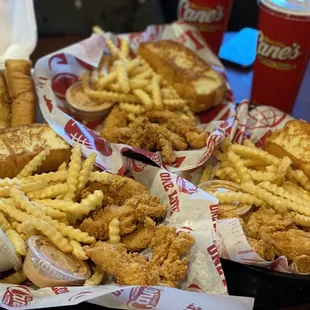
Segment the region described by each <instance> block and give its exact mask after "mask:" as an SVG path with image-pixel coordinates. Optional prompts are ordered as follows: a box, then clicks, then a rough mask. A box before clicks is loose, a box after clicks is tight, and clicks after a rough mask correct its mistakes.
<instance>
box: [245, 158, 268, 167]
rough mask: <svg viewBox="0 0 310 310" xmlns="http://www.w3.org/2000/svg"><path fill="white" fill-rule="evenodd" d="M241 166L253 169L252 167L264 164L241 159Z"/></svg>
mask: <svg viewBox="0 0 310 310" xmlns="http://www.w3.org/2000/svg"><path fill="white" fill-rule="evenodd" d="M243 164H244V165H245V166H246V167H253V166H254V167H255V166H261V165H263V164H264V163H262V162H261V160H257V159H251V158H246V159H243Z"/></svg>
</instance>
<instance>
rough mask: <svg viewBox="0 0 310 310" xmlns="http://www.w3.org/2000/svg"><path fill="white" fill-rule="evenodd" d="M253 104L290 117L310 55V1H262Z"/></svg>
mask: <svg viewBox="0 0 310 310" xmlns="http://www.w3.org/2000/svg"><path fill="white" fill-rule="evenodd" d="M258 30H259V36H258V45H257V57H256V61H255V64H254V78H253V88H252V96H251V101H252V102H253V103H254V104H264V105H271V106H274V107H276V108H278V109H280V110H282V111H284V112H287V113H290V112H291V111H292V109H293V106H294V102H295V100H296V97H297V94H298V90H299V87H300V84H301V81H302V78H303V75H304V72H305V69H306V67H307V64H308V60H309V55H310V0H261V1H260V15H259V23H258Z"/></svg>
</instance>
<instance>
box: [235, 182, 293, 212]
mask: <svg viewBox="0 0 310 310" xmlns="http://www.w3.org/2000/svg"><path fill="white" fill-rule="evenodd" d="M240 188H241V190H243V191H245V192H247V193H249V194H252V195H254V196H256V197H257V198H259V199H261V200H263V201H265V202H266V203H267V204H268V205H270V206H272V207H273V208H274V209H275V210H276V211H278V212H279V213H286V212H287V207H288V205H287V204H286V199H285V201H282V199H281V198H280V197H278V196H275V195H273V194H271V193H270V192H268V191H266V190H265V189H263V188H260V187H258V186H256V185H254V184H253V183H249V182H248V183H241V184H240ZM283 200H284V199H283Z"/></svg>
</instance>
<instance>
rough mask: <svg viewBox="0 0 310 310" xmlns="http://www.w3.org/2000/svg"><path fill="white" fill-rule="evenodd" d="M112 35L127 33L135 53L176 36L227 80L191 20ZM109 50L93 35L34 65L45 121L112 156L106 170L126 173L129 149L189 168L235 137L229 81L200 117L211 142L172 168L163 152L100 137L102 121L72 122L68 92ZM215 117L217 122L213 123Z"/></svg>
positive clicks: (179, 168) (66, 135) (183, 154)
mask: <svg viewBox="0 0 310 310" xmlns="http://www.w3.org/2000/svg"><path fill="white" fill-rule="evenodd" d="M107 35H108V36H109V37H110V38H111V39H112V40H113V41H114V42H116V43H117V42H118V40H119V39H120V37H122V36H123V37H126V38H127V39H128V41H129V44H130V48H131V50H132V51H133V52H135V51H136V49H137V47H138V45H139V43H140V42H144V41H157V40H160V39H173V40H176V41H179V42H182V44H184V45H185V46H187V47H188V48H190V49H192V50H193V51H194V52H195V53H196V54H197V55H198V56H200V57H201V58H202V59H204V60H205V61H206V62H207V63H208V64H210V65H212V66H213V67H214V68H215V69H216V70H217V71H218V72H220V74H222V75H223V77H224V78H225V73H224V68H223V65H222V64H221V62H220V61H219V59H218V58H217V57H216V56H215V55H214V54H213V53H212V52H211V51H210V49H209V48H208V47H207V45H206V44H205V42H204V41H203V39H202V38H201V36H200V33H199V32H198V31H197V30H196V28H193V27H192V26H190V25H188V24H186V23H183V22H177V23H173V24H171V25H162V26H150V27H148V28H147V30H146V31H145V32H144V33H135V34H128V35H121V36H115V35H113V34H107ZM104 49H105V40H104V38H103V37H102V36H99V35H92V36H91V37H90V38H89V39H87V40H84V41H82V42H79V43H77V44H74V45H72V46H69V47H66V48H64V49H62V50H60V51H57V52H54V53H53V54H51V55H48V56H45V57H43V58H41V59H40V60H39V61H38V62H37V63H36V66H35V82H36V85H37V92H38V97H39V102H40V108H41V111H42V113H43V116H44V118H45V119H46V121H47V122H48V123H49V124H50V125H51V126H52V128H53V129H54V130H55V131H56V132H58V133H59V134H60V135H61V136H62V137H63V138H64V139H66V141H67V142H69V143H70V144H72V143H73V142H79V143H81V144H84V145H86V146H88V147H89V149H92V150H94V149H95V148H96V149H97V150H98V155H99V156H100V152H101V153H102V154H103V155H104V156H106V157H110V158H109V160H108V161H104V160H103V159H104V158H103V157H102V158H101V159H102V161H103V162H104V166H103V168H104V169H107V170H109V171H112V172H114V173H118V172H122V171H123V160H122V158H121V157H120V156H119V154H121V153H122V152H123V151H124V150H128V149H130V150H133V151H134V152H136V153H139V154H142V155H143V156H145V157H148V158H149V159H151V160H152V161H154V162H156V163H157V164H158V165H159V166H162V167H164V168H166V169H168V170H170V171H188V170H191V169H195V168H197V167H199V166H200V165H201V164H202V163H203V162H205V161H206V160H207V159H208V157H209V156H210V153H212V151H213V150H214V148H215V146H216V143H218V139H220V138H221V135H222V134H221V132H223V131H224V130H226V131H228V130H230V131H231V135H232V136H234V135H235V130H236V124H237V122H236V119H235V115H236V111H235V107H234V105H233V104H232V103H233V101H234V99H233V95H232V91H231V89H230V86H229V84H228V83H226V86H227V89H228V90H227V94H226V98H225V100H224V102H223V103H222V104H220V105H218V106H217V107H214V108H213V109H212V110H211V111H207V112H205V113H201V114H200V115H199V120H200V126H201V127H203V128H205V130H207V131H208V132H209V133H211V135H210V136H209V138H208V140H207V146H206V147H205V148H203V149H200V150H189V151H179V152H176V154H177V157H178V159H177V161H176V164H175V165H174V167H169V166H167V165H166V164H165V163H164V162H162V158H161V155H160V153H159V152H157V153H151V152H148V151H144V150H140V149H135V148H132V147H130V146H125V145H119V144H111V143H109V142H107V141H105V140H104V139H102V138H100V137H99V135H98V134H96V133H95V131H94V130H95V129H96V128H97V126H98V125H99V124H100V122H93V123H86V122H82V123H83V124H82V123H81V122H78V121H76V120H73V118H72V117H71V116H70V111H69V109H68V108H67V106H66V101H65V92H66V90H67V88H68V87H69V86H70V85H71V84H73V83H74V82H76V81H77V79H78V77H79V76H80V74H81V73H82V72H83V71H85V70H90V69H91V68H93V67H96V66H97V65H98V62H99V59H100V57H101V55H102V52H103V51H104ZM223 120H225V121H223ZM210 121H214V122H212V123H210ZM92 129H94V130H92ZM215 137H218V138H215ZM111 159H112V160H111Z"/></svg>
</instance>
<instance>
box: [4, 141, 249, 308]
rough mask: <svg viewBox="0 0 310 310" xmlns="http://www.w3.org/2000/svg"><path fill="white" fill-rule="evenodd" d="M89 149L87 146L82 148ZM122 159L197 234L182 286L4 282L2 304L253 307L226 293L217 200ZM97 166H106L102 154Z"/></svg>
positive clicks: (174, 221) (174, 222)
mask: <svg viewBox="0 0 310 310" xmlns="http://www.w3.org/2000/svg"><path fill="white" fill-rule="evenodd" d="M85 151H87V148H86V147H85V146H84V147H83V152H85ZM84 154H85V153H84ZM124 163H125V164H126V168H127V169H128V170H129V171H130V173H131V174H132V175H133V176H134V178H135V179H136V180H137V181H139V182H140V183H142V184H144V185H145V186H146V187H147V188H148V189H149V191H150V193H152V194H154V195H157V196H159V197H160V198H161V201H162V202H163V203H167V204H168V205H169V210H168V212H167V216H166V218H165V220H164V224H165V225H171V226H175V227H176V228H177V229H178V230H179V231H181V230H182V231H186V232H188V233H190V234H192V235H193V236H194V237H195V241H196V242H195V244H194V246H193V247H192V249H191V252H190V254H189V255H188V262H189V272H188V276H187V278H185V279H184V280H183V281H182V283H181V284H180V287H181V288H182V289H183V290H181V289H172V288H167V287H135V288H132V287H120V286H116V285H113V283H108V284H107V285H103V286H100V287H68V288H61V289H51V288H45V289H39V290H35V289H33V288H31V287H29V286H28V287H26V286H7V285H0V298H1V295H2V298H1V300H2V304H1V306H2V307H5V308H9V307H19V308H24V309H26V308H43V307H52V306H60V305H62V306H63V305H73V304H77V303H80V302H82V301H86V300H92V299H94V298H96V300H94V301H93V302H94V303H96V304H100V305H104V306H109V307H115V308H122V309H158V310H161V309H162V310H165V309H214V308H213V306H214V305H215V304H216V305H217V306H216V309H217V310H222V309H223V310H225V309H226V308H227V307H229V309H238V310H239V309H240V310H241V309H242V310H243V309H244V310H245V309H252V307H253V299H251V298H235V297H228V296H227V295H226V294H227V290H226V281H225V277H224V274H223V270H222V266H221V262H220V259H219V254H218V251H217V248H216V246H215V228H216V210H217V204H218V201H217V199H215V198H213V197H212V196H210V195H209V194H207V193H205V192H204V191H202V190H200V189H198V188H197V187H196V186H194V185H193V184H191V183H190V182H188V181H186V180H185V179H182V178H181V177H179V176H177V175H175V174H172V173H170V172H168V171H166V170H163V169H160V168H157V167H153V166H149V165H146V164H143V163H141V162H137V161H134V160H131V159H124ZM98 164H99V165H103V164H104V163H102V162H101V158H99V159H98ZM112 292H114V293H113V294H110V293H112ZM204 293H208V294H214V295H215V294H216V295H221V296H211V295H206V294H204ZM99 297H100V298H99ZM172 303H173V308H171V307H172V306H171V305H172Z"/></svg>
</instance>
